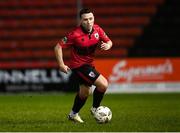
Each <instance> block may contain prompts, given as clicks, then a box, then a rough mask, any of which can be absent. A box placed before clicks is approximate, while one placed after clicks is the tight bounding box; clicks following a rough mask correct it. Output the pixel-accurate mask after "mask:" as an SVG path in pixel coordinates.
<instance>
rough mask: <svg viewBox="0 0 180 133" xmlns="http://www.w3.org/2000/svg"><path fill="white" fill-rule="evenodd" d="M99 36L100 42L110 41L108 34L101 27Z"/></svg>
mask: <svg viewBox="0 0 180 133" xmlns="http://www.w3.org/2000/svg"><path fill="white" fill-rule="evenodd" d="M99 36H100V40H101V41H103V42H108V41H110V38H109V37H108V36H107V35H106V33H105V32H104V30H103V29H102V28H101V27H99Z"/></svg>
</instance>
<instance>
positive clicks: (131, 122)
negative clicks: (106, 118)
mask: <svg viewBox="0 0 180 133" xmlns="http://www.w3.org/2000/svg"><path fill="white" fill-rule="evenodd" d="M73 99H74V94H59V93H57V94H55V93H51V94H47V93H46V94H17V95H14V94H6V95H2V94H1V95H0V131H1V132H4V131H6V132H8V131H10V132H12V131H21V132H25V131H29V132H33V131H41V132H43V131H46V132H48V131H51V132H53V131H56V132H70V131H79V132H85V131H88V132H93V131H96V132H107V131H108V132H114V131H116V132H120V131H123V132H131V131H133V132H139V131H141V132H149V131H153V132H156V131H158V132H167V131H171V132H176V131H180V93H177V94H173V93H172V94H171V93H164V94H106V96H105V97H104V100H103V102H102V105H106V106H108V107H110V108H111V110H112V112H113V118H112V121H111V122H110V123H107V124H97V123H96V121H95V120H94V119H93V117H92V116H91V114H90V112H89V109H90V107H91V102H92V96H90V97H89V99H88V101H87V103H86V104H85V106H84V107H83V109H82V110H81V112H80V114H81V117H82V118H83V119H84V121H85V123H84V124H79V123H73V122H71V121H68V120H67V114H68V113H69V111H70V109H71V106H72V103H73Z"/></svg>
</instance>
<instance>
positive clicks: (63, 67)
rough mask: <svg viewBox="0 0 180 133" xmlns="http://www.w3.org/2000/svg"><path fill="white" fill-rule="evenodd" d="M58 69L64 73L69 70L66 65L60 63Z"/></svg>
mask: <svg viewBox="0 0 180 133" xmlns="http://www.w3.org/2000/svg"><path fill="white" fill-rule="evenodd" d="M59 69H60V71H62V72H64V73H66V74H67V73H68V72H69V71H70V70H71V69H70V68H69V67H68V66H67V65H61V66H60V67H59Z"/></svg>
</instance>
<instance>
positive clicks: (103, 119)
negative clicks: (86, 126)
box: [94, 106, 112, 123]
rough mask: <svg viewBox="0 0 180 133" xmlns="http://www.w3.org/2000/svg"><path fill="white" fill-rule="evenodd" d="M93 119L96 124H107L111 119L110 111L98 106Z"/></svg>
mask: <svg viewBox="0 0 180 133" xmlns="http://www.w3.org/2000/svg"><path fill="white" fill-rule="evenodd" d="M94 117H95V119H96V121H97V122H98V123H108V122H109V121H111V118H112V111H111V110H110V109H109V108H108V107H106V106H99V107H98V108H97V109H96V112H95V114H94Z"/></svg>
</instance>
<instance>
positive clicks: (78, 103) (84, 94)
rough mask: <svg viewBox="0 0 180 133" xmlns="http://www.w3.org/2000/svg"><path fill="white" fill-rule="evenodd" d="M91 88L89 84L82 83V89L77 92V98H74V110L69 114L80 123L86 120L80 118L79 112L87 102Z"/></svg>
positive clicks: (70, 117) (71, 118)
mask: <svg viewBox="0 0 180 133" xmlns="http://www.w3.org/2000/svg"><path fill="white" fill-rule="evenodd" d="M89 90H90V87H89V86H87V85H80V89H79V92H78V93H77V95H76V97H75V100H74V104H73V107H72V110H71V112H70V114H69V119H70V120H74V121H77V122H80V123H83V122H84V121H83V120H82V119H81V118H80V116H79V114H78V112H79V111H80V109H81V108H82V107H83V105H84V104H85V102H86V100H87V98H88V96H89Z"/></svg>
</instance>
